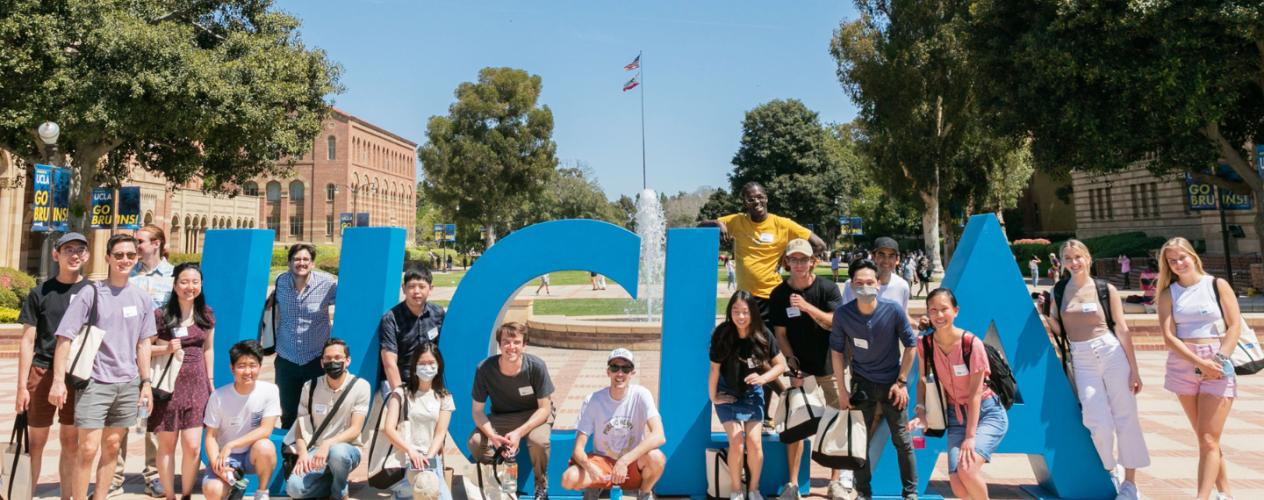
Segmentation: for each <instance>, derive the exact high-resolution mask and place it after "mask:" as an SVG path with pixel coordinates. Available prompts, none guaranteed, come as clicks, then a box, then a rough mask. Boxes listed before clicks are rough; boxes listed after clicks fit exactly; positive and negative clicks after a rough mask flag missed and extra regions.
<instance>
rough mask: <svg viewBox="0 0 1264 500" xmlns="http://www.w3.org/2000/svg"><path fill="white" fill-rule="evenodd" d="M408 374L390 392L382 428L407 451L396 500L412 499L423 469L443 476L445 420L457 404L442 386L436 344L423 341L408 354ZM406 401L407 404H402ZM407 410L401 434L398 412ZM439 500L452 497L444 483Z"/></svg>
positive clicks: (395, 488)
mask: <svg viewBox="0 0 1264 500" xmlns="http://www.w3.org/2000/svg"><path fill="white" fill-rule="evenodd" d="M409 364H410V365H412V367H413V368H412V370H410V372H411V375H410V376H409V378H408V381H407V382H406V383H405V384H404V386H403V387H399V388H396V389H395V390H394V392H392V393H391V396H390V399H389V400H388V402H387V404H386V427H384V428H383V431H384V432H385V433H386V438H387V439H388V440H390V442H391V445H393V446H395V448H396V449H400V450H408V461H409V462H410V465H411V467H410V469H411V470H410V471H409V472H408V474H406V475H405V476H404V479H402V480H400V482H399V483H397V484H396V485H395V486H394V487H393V488H391V489H392V490H393V491H394V492H395V500H409V499H411V498H413V486H412V482H413V481H415V480H416V476H417V474H419V473H421V472H422V471H427V470H429V471H433V472H434V473H435V474H437V475H438V477H443V440H444V438H445V437H447V435H448V422H450V421H451V420H452V412H453V411H455V410H456V403H454V402H453V400H452V394H450V393H448V389H447V388H446V387H444V385H443V354H442V353H441V352H439V346H438V344H435V343H432V342H425V343H423V344H421V345H420V346H418V347H417V348H416V349H414V350H413V353H412V355H411V356H409ZM405 402H407V405H405V404H404V403H405ZM405 409H407V412H408V414H407V415H405V417H406V419H407V421H408V435H407V436H404V435H403V434H401V432H400V431H401V429H400V428H399V423H400V413H401V412H403V411H405ZM439 498H441V499H442V500H452V492H451V491H449V490H448V486H447V485H446V484H442V482H441V484H440V495H439Z"/></svg>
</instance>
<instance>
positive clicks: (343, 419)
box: [285, 338, 373, 500]
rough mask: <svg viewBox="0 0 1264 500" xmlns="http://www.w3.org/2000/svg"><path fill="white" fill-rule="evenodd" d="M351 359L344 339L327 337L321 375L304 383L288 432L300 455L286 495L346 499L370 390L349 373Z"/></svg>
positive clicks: (358, 459) (356, 459)
mask: <svg viewBox="0 0 1264 500" xmlns="http://www.w3.org/2000/svg"><path fill="white" fill-rule="evenodd" d="M349 364H351V351H350V350H349V349H348V348H347V343H346V342H343V341H342V339H339V338H331V339H329V340H327V341H325V349H324V350H323V351H322V352H321V357H320V366H321V369H322V370H324V371H325V376H323V377H320V378H317V379H316V380H312V381H310V382H307V383H305V384H303V393H302V394H301V395H300V396H299V398H300V399H299V405H298V419H297V420H295V421H294V428H293V429H291V431H290V432H291V433H292V434H293V435H294V452H295V453H296V454H297V455H298V461H297V462H295V464H294V470H293V471H292V472H291V473H290V477H288V478H286V481H285V491H286V492H287V493H289V494H290V498H332V499H335V500H336V499H345V498H347V476H349V475H351V471H352V470H354V469H355V468H356V466H358V465H360V448H358V447H359V446H360V429H361V428H363V427H364V418H365V416H366V415H368V413H369V401H370V398H371V397H372V395H373V394H372V389H371V388H370V387H369V383H368V382H367V381H363V380H360V379H357V378H356V376H355V375H351V374H350V373H347V365H349ZM287 441H288V440H287Z"/></svg>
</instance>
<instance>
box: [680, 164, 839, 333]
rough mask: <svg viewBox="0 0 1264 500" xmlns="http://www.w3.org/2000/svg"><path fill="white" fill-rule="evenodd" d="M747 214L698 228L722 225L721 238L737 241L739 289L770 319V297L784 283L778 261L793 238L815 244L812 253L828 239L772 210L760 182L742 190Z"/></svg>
mask: <svg viewBox="0 0 1264 500" xmlns="http://www.w3.org/2000/svg"><path fill="white" fill-rule="evenodd" d="M739 193H740V195H741V197H742V205H743V206H745V207H746V213H741V214H733V215H726V216H724V217H720V218H719V219H716V220H704V221H702V222H701V223H699V224H698V227H718V228H720V241H721V242H728V241H732V242H733V255H734V258H735V259H737V289H738V290H746V291H747V292H750V294H751V295H754V296H755V302H757V303H758V304H759V315H760V316H762V317H763V318H764V320H765V321H767V319H768V311H769V305H768V297H769V295H771V294H772V289H773V288H776V287H777V285H779V284H781V274H779V273H777V264H778V263H780V262H781V255H782V254H783V253H784V252H785V251H786V245H787V244H788V243H790V240H792V239H795V238H801V239H805V240H808V243H811V244H812V253H813V254H821V253H824V252H825V251H826V247H825V241H823V240H821V237H819V236H817V235H815V234H813V233H812V231H809V230H808V229H807V228H805V227H803V226H800V225H799V224H797V223H795V222H794V221H792V220H790V219H787V218H785V217H780V216H777V215H773V214H770V213H768V195H766V194H764V187H763V186H761V185H759V183H758V182H748V183H746V185H745V186H742V190H741V191H740V192H739Z"/></svg>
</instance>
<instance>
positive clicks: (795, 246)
mask: <svg viewBox="0 0 1264 500" xmlns="http://www.w3.org/2000/svg"><path fill="white" fill-rule="evenodd" d="M796 253H801V254H803V255H804V256H806V257H811V256H812V255H813V252H812V244H811V243H808V240H805V239H803V238H798V239H794V240H790V244H789V245H786V255H790V254H796Z"/></svg>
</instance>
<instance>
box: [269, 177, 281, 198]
mask: <svg viewBox="0 0 1264 500" xmlns="http://www.w3.org/2000/svg"><path fill="white" fill-rule="evenodd" d="M268 201H281V183H280V182H277V181H272V182H269V183H268Z"/></svg>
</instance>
